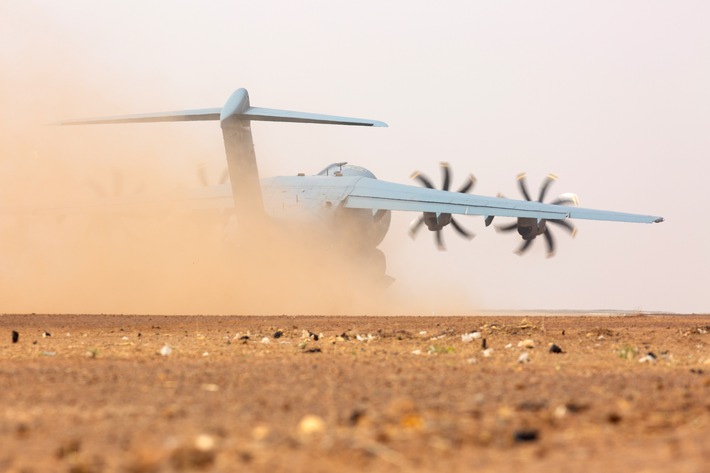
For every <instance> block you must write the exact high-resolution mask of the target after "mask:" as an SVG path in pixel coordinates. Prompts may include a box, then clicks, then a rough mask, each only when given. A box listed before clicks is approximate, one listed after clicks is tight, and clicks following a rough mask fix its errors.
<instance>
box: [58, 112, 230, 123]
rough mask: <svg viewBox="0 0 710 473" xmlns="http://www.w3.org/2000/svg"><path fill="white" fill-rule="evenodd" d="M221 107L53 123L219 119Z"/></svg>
mask: <svg viewBox="0 0 710 473" xmlns="http://www.w3.org/2000/svg"><path fill="white" fill-rule="evenodd" d="M221 111H222V109H221V108H204V109H201V110H178V111H175V112H161V113H142V114H139V115H121V116H117V117H99V118H79V119H77V120H65V121H61V122H57V123H53V125H101V124H120V123H152V122H196V121H205V120H219V114H220V112H221Z"/></svg>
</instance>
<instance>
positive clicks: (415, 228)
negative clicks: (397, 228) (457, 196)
mask: <svg viewBox="0 0 710 473" xmlns="http://www.w3.org/2000/svg"><path fill="white" fill-rule="evenodd" d="M441 176H442V184H441V190H444V191H448V190H449V185H450V184H451V171H450V170H449V163H445V162H442V163H441ZM411 177H412V179H415V180H418V181H419V182H420V183H421V184H422V185H423V186H424V187H427V188H429V189H435V187H434V184H432V182H431V180H430V179H429V178H428V177H426V176H425V175H423V174H421V173H420V172H419V171H415V172H414V173H413V174H412V176H411ZM475 183H476V178H475V177H474V175H473V174H469V175H468V177H467V178H466V181H465V182H464V183H463V185H462V186H461V187H459V188H458V190H457V191H456V192H463V193H466V192H469V191H470V190H471V189H472V188H473V186H474V184H475ZM449 223H450V224H451V226H452V227H453V228H454V230H456V232H457V233H458V234H459V235H461V236H462V237H464V238H466V239H468V240H470V239H472V238H473V237H474V236H475V235H474V234H473V233H471V232H469V231H468V230H466V229H465V228H464V227H462V226H461V225H460V224H459V223H458V222H457V221H456V219H455V218H454V217H452V216H451V214H449V213H442V214H436V213H434V212H424V213H423V214H422V215H420V216H419V217H417V218H415V219H414V220H412V223H411V224H410V225H409V236H411V237H412V238H414V237H415V236H416V235H417V233H418V232H419V230H420V229H421V227H422V225H424V224H425V225H426V226H427V228H428V229H429V230H430V231H432V232H435V235H434V239H435V241H436V247H437V248H438V249H439V250H440V251H444V250H446V247H445V246H444V241H443V239H442V236H441V230H442V229H443V228H444V227H445V226H447V225H448V224H449Z"/></svg>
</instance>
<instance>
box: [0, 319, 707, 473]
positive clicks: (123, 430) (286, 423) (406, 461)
mask: <svg viewBox="0 0 710 473" xmlns="http://www.w3.org/2000/svg"><path fill="white" fill-rule="evenodd" d="M13 331H15V332H17V334H18V337H17V342H16V343H13ZM472 332H477V334H472V335H467V334H471V333H472ZM462 336H464V337H462ZM464 339H465V340H464ZM484 340H485V341H484ZM484 344H485V347H486V348H487V351H484V349H483V346H484ZM550 344H556V345H557V346H558V347H559V348H561V350H562V353H553V352H551V351H550ZM649 352H650V353H652V354H653V355H649ZM0 385H1V386H2V389H0V406H1V407H0V410H1V413H2V414H1V416H0V445H1V448H0V471H10V472H30V471H34V472H42V471H72V472H100V471H126V472H162V471H200V470H202V471H238V470H241V471H295V472H298V471H304V472H305V471H308V472H319V471H363V470H367V471H369V472H382V471H490V472H493V471H495V472H500V471H541V472H542V471H545V472H549V471H565V472H569V471H602V470H603V471H604V472H605V473H613V472H631V471H633V472H655V471H658V472H660V471H663V472H667V471H684V472H703V471H710V316H633V317H631V316H626V317H621V316H620V317H599V316H588V317H581V316H580V317H567V316H564V317H561V316H560V317H542V316H529V317H527V318H524V317H521V316H508V317H506V316H492V317H198V316H194V317H152V316H151V317H149V316H116V315H3V316H0Z"/></svg>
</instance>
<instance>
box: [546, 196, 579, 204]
mask: <svg viewBox="0 0 710 473" xmlns="http://www.w3.org/2000/svg"><path fill="white" fill-rule="evenodd" d="M550 203H551V204H553V205H567V204H570V205H574V206H575V207H577V206H579V197H577V195H576V194H572V193H566V194H560V195H558V196H557V198H556V199H555V200H553V201H552V202H550Z"/></svg>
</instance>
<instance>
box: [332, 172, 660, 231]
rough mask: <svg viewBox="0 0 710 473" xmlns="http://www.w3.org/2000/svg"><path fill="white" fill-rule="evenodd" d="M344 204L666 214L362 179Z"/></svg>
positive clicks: (604, 215)
mask: <svg viewBox="0 0 710 473" xmlns="http://www.w3.org/2000/svg"><path fill="white" fill-rule="evenodd" d="M345 206H346V207H349V208H354V209H372V210H380V209H384V210H402V211H410V212H433V213H450V214H460V215H483V216H496V217H499V216H500V217H526V218H537V219H546V220H562V219H565V218H577V219H586V220H606V221H614V222H633V223H658V222H662V221H663V217H657V216H651V215H639V214H630V213H622V212H613V211H608V210H593V209H584V208H580V207H572V206H566V205H553V204H543V203H540V202H530V201H525V200H513V199H505V198H501V197H485V196H480V195H475V194H464V193H459V192H449V191H442V190H437V189H427V188H424V187H416V186H410V185H405V184H396V183H392V182H387V181H381V180H378V179H370V178H361V179H359V180H357V181H356V182H354V183H353V184H352V188H351V190H350V191H349V193H348V195H347V198H346V200H345Z"/></svg>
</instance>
